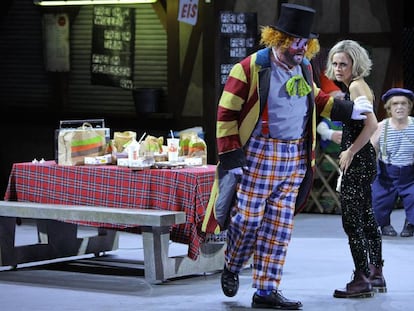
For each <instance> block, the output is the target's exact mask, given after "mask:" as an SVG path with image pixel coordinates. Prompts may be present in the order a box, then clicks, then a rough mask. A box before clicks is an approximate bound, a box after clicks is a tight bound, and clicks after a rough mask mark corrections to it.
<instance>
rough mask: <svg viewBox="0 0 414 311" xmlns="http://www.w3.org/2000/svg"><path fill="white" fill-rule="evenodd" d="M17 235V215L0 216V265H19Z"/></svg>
mask: <svg viewBox="0 0 414 311" xmlns="http://www.w3.org/2000/svg"><path fill="white" fill-rule="evenodd" d="M15 235H16V217H0V266H13V267H16V266H17V261H16V254H15V247H14V238H15Z"/></svg>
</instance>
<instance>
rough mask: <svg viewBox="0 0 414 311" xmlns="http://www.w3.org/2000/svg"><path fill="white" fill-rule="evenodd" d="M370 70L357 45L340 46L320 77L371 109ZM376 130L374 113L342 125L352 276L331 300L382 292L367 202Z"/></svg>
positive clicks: (343, 196)
mask: <svg viewBox="0 0 414 311" xmlns="http://www.w3.org/2000/svg"><path fill="white" fill-rule="evenodd" d="M371 67H372V61H371V59H370V58H369V55H368V52H367V51H366V50H365V49H364V48H363V47H362V46H361V45H360V44H358V43H357V42H355V41H352V40H343V41H340V42H338V43H337V44H335V45H334V46H333V47H332V48H331V50H330V51H329V55H328V62H327V70H326V75H327V77H328V78H329V79H332V80H336V81H338V82H341V83H343V84H344V86H345V87H346V88H347V90H348V92H347V96H349V98H350V99H351V100H352V99H355V98H356V97H358V96H362V95H365V96H366V97H367V98H368V99H369V100H370V101H371V102H372V103H373V101H374V97H373V93H372V91H371V88H370V87H369V85H368V84H367V83H366V81H365V79H364V78H365V77H367V76H368V75H369V74H370V71H371ZM377 126H378V123H377V119H376V117H375V114H374V113H368V114H367V118H366V119H365V120H363V121H352V120H351V121H345V122H344V123H343V129H342V131H343V133H342V142H341V151H342V152H341V153H340V155H339V158H340V159H339V164H340V168H341V170H342V172H343V176H342V183H341V187H340V202H341V210H342V226H343V228H344V231H345V233H346V234H347V236H348V242H349V247H350V250H351V255H352V259H353V262H354V266H355V271H354V277H353V279H352V281H351V282H350V283H348V284H347V285H346V287H345V288H343V289H337V290H335V292H334V297H336V298H363V297H372V296H373V294H374V288H375V289H378V290H381V291H385V290H386V286H385V280H384V278H383V276H382V263H383V261H382V239H381V233H380V232H379V228H378V224H377V222H376V220H375V217H374V213H373V209H372V199H371V183H372V181H373V180H374V178H375V176H376V155H375V149H374V147H373V146H372V145H371V143H370V137H371V136H372V134H373V133H374V132H375V130H376V129H377ZM373 273H375V275H373Z"/></svg>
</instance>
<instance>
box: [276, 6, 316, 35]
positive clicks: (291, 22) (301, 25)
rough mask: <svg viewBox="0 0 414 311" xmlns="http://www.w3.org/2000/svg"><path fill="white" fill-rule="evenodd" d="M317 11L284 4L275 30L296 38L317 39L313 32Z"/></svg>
mask: <svg viewBox="0 0 414 311" xmlns="http://www.w3.org/2000/svg"><path fill="white" fill-rule="evenodd" d="M314 15H315V10H314V9H312V8H309V7H306V6H303V5H298V4H291V3H283V4H282V8H281V10H280V16H279V20H278V21H277V24H276V25H275V26H273V28H275V29H277V30H279V31H281V32H284V33H285V34H288V35H290V36H293V37H296V38H307V39H312V38H317V37H318V35H317V34H315V33H312V32H311V28H312V24H313V17H314Z"/></svg>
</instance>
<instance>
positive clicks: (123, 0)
mask: <svg viewBox="0 0 414 311" xmlns="http://www.w3.org/2000/svg"><path fill="white" fill-rule="evenodd" d="M155 2H157V0H34V1H33V3H34V5H38V6H66V5H102V4H139V3H155Z"/></svg>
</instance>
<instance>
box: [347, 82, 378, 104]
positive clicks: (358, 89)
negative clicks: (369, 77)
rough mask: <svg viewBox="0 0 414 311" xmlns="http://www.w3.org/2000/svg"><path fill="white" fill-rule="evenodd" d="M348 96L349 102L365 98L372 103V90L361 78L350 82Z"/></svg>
mask: <svg viewBox="0 0 414 311" xmlns="http://www.w3.org/2000/svg"><path fill="white" fill-rule="evenodd" d="M349 94H350V96H351V100H354V99H355V98H357V97H358V96H366V97H367V98H368V100H369V101H371V102H373V101H374V96H373V93H372V90H371V88H370V87H369V85H368V84H367V83H366V82H365V80H364V79H363V78H360V79H356V80H354V81H352V83H351V84H350V85H349Z"/></svg>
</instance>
